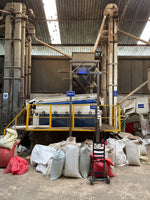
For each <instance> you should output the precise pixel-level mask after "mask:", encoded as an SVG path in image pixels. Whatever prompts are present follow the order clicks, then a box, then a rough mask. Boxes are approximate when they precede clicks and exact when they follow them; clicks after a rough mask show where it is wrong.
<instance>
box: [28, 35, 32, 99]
mask: <svg viewBox="0 0 150 200" xmlns="http://www.w3.org/2000/svg"><path fill="white" fill-rule="evenodd" d="M31 43H32V40H31V35H28V44H29V45H28V90H27V98H28V99H29V98H30V94H31Z"/></svg>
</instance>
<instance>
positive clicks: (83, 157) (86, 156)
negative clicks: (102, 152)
mask: <svg viewBox="0 0 150 200" xmlns="http://www.w3.org/2000/svg"><path fill="white" fill-rule="evenodd" d="M90 154H91V149H90V148H89V147H88V145H87V144H84V146H83V147H82V148H81V149H80V165H79V166H80V174H81V175H82V177H83V178H87V177H88V175H89V170H90V161H91V158H90Z"/></svg>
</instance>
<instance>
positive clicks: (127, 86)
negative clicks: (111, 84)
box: [118, 59, 132, 93]
mask: <svg viewBox="0 0 150 200" xmlns="http://www.w3.org/2000/svg"><path fill="white" fill-rule="evenodd" d="M118 66H119V67H118V69H119V70H118V92H119V93H124V92H126V93H129V92H130V90H131V80H132V75H131V73H130V69H131V61H130V60H125V59H123V60H120V59H119V65H118Z"/></svg>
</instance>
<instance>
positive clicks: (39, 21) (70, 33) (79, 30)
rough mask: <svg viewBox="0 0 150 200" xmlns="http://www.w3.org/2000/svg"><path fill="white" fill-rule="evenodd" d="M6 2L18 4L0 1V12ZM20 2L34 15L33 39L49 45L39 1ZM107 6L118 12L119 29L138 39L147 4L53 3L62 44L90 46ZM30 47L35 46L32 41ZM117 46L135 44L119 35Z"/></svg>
mask: <svg viewBox="0 0 150 200" xmlns="http://www.w3.org/2000/svg"><path fill="white" fill-rule="evenodd" d="M8 2H20V0H0V9H3V8H4V7H5V5H6V4H7V3H8ZM21 2H22V3H25V4H26V6H27V8H31V9H33V11H34V13H35V16H36V18H35V19H34V20H33V24H34V25H35V28H36V33H37V37H38V38H39V39H41V40H42V41H45V42H47V43H50V42H51V41H50V35H49V31H48V27H47V22H46V21H44V20H45V12H44V7H43V1H42V0H22V1H21ZM108 3H116V4H117V6H118V8H119V18H120V19H121V21H120V29H121V30H124V31H127V32H129V33H131V34H133V35H136V36H138V37H139V36H140V35H141V33H142V31H143V28H144V26H145V24H146V21H147V20H148V18H149V16H150V0H56V5H57V12H58V20H59V27H60V36H61V41H62V44H71V45H73V44H77V45H81V44H85V45H90V44H93V43H94V42H95V40H96V37H97V33H98V31H99V28H100V25H101V20H102V18H103V11H104V8H105V6H106V5H107V4H108ZM33 43H36V42H35V41H34V40H33ZM119 43H121V44H136V43H137V41H136V40H135V39H132V38H129V37H127V36H124V35H121V34H119Z"/></svg>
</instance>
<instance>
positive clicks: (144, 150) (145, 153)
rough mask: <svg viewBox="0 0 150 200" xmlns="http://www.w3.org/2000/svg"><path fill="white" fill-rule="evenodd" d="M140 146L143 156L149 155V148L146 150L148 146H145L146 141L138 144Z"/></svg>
mask: <svg viewBox="0 0 150 200" xmlns="http://www.w3.org/2000/svg"><path fill="white" fill-rule="evenodd" d="M138 148H139V149H140V154H141V155H142V156H145V155H147V150H146V146H145V144H144V143H142V144H140V145H138Z"/></svg>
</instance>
